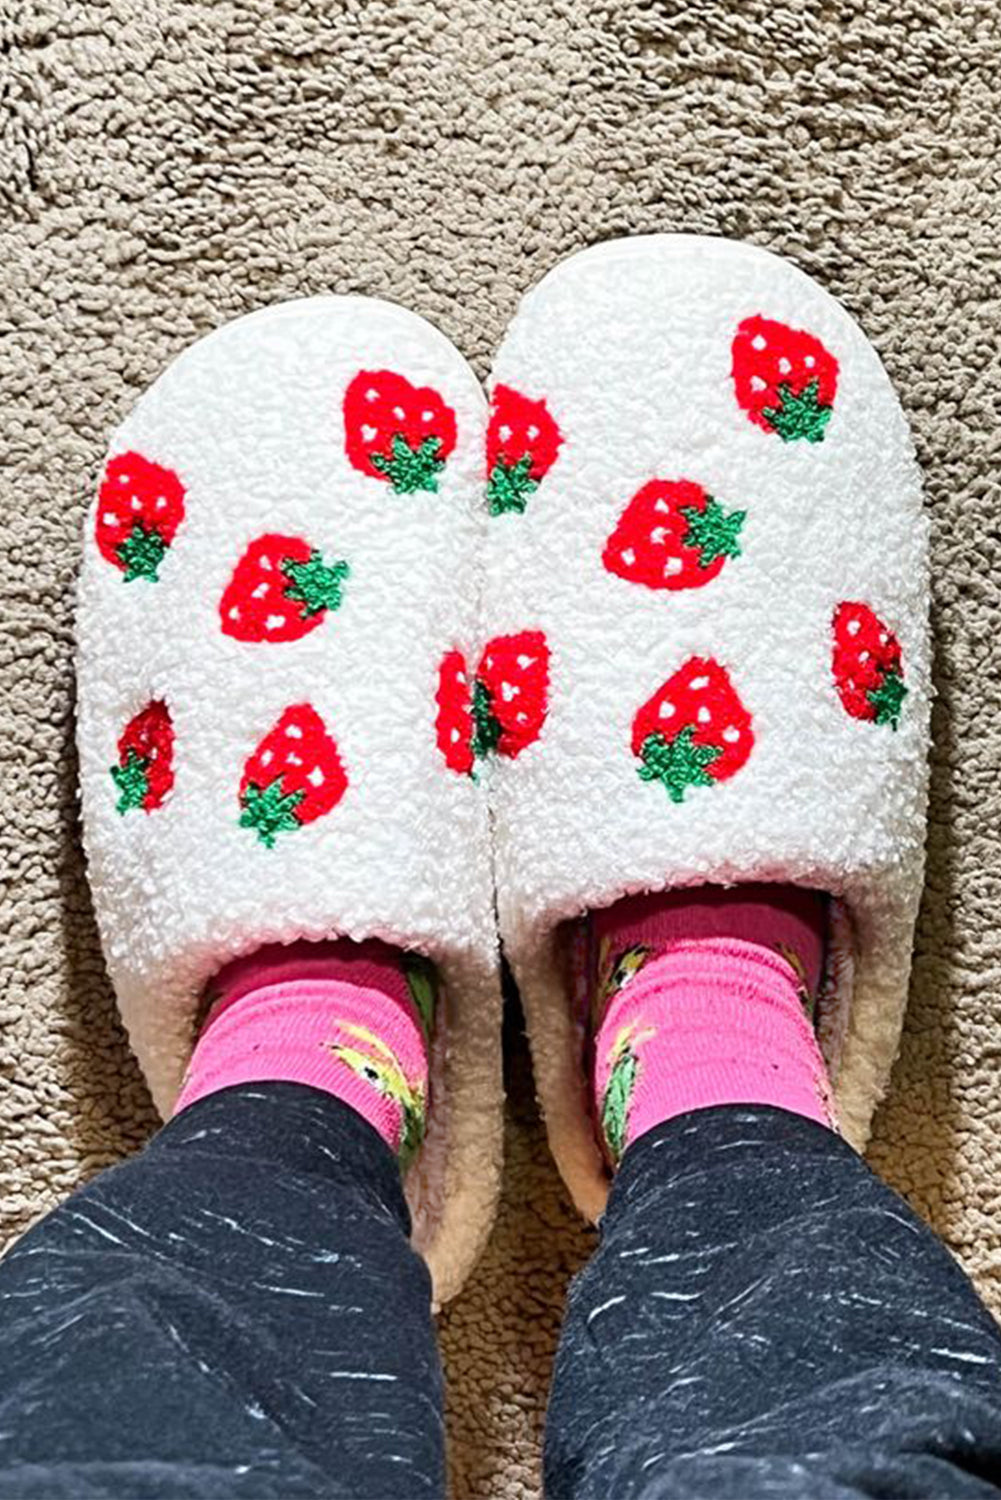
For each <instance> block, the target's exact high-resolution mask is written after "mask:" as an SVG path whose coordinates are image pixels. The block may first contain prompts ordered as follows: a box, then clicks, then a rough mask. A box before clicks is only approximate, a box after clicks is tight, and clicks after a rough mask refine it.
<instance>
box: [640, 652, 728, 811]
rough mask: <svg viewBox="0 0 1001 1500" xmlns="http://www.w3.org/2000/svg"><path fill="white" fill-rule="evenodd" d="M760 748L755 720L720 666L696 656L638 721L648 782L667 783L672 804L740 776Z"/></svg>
mask: <svg viewBox="0 0 1001 1500" xmlns="http://www.w3.org/2000/svg"><path fill="white" fill-rule="evenodd" d="M753 745H754V731H753V729H752V728H751V716H750V714H749V713H748V712H747V709H746V708H745V707H744V705H743V704H742V703H741V701H740V699H739V698H738V696H737V693H736V691H735V689H734V686H733V683H732V682H731V681H730V674H729V673H728V672H727V670H726V668H725V667H721V666H720V664H719V662H717V661H707V660H706V659H705V658H704V657H701V656H693V657H692V658H691V660H690V661H687V662H686V663H685V665H684V666H683V667H681V668H680V669H679V670H678V671H677V672H675V673H674V675H673V676H672V677H669V678H668V680H667V682H665V683H664V686H663V687H662V688H659V689H658V690H657V692H656V693H654V695H653V697H652V698H651V699H650V700H649V701H648V702H647V703H644V705H643V707H642V708H641V709H640V710H639V712H638V713H637V715H636V718H635V719H634V720H633V737H632V747H633V754H634V755H635V756H637V757H638V759H639V760H641V761H642V765H641V766H640V768H639V774H640V779H641V780H642V781H662V782H663V783H664V786H665V788H666V789H667V795H668V796H669V797H670V799H671V801H672V802H683V801H684V797H685V792H686V791H687V790H688V788H689V787H692V786H712V784H713V782H714V781H726V780H727V779H728V777H730V776H733V775H734V773H735V772H736V771H739V770H740V768H741V766H742V765H743V764H744V762H745V761H746V760H747V758H748V756H749V755H750V753H751V749H752V746H753Z"/></svg>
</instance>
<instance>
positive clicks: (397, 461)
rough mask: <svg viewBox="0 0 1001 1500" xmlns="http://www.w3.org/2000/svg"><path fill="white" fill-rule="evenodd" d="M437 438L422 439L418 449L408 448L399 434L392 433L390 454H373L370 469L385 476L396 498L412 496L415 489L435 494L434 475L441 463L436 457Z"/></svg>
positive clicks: (437, 448)
mask: <svg viewBox="0 0 1001 1500" xmlns="http://www.w3.org/2000/svg"><path fill="white" fill-rule="evenodd" d="M440 447H441V438H438V437H428V438H425V439H424V441H423V443H421V445H420V447H419V448H411V446H410V444H409V443H408V442H407V440H406V438H405V437H404V436H403V434H402V433H399V432H394V434H393V438H392V442H391V444H390V448H391V455H390V456H389V457H387V456H386V454H385V453H373V454H371V455H370V457H371V461H372V467H373V468H376V469H378V470H379V473H380V474H385V476H386V478H387V479H388V480H389V482H390V484H391V485H392V486H393V489H394V490H395V491H396V493H397V494H398V495H412V494H414V492H415V491H416V490H430V491H431V492H432V493H437V490H438V475H439V474H440V473H441V471H442V469H443V468H444V467H445V460H444V459H443V458H439V457H438V450H439V448H440Z"/></svg>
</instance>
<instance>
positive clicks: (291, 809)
mask: <svg viewBox="0 0 1001 1500" xmlns="http://www.w3.org/2000/svg"><path fill="white" fill-rule="evenodd" d="M347 785H348V779H347V776H346V775H345V773H344V767H343V766H342V765H341V758H340V755H339V754H338V751H337V746H336V745H335V744H334V741H333V740H332V739H331V737H330V735H329V734H328V733H327V730H326V726H325V725H324V722H323V720H322V719H321V718H320V715H319V714H318V713H317V712H316V709H315V708H313V707H312V705H311V704H309V703H296V704H293V705H292V706H291V707H290V708H287V709H286V710H285V712H284V713H283V714H282V716H281V718H280V719H279V720H278V722H277V724H275V726H274V728H273V729H272V730H271V731H270V732H269V733H268V734H266V735H265V737H264V739H263V740H262V741H261V743H260V744H259V745H258V747H257V749H256V750H255V751H254V753H253V755H251V756H250V758H249V760H248V761H247V764H246V765H245V767H244V770H243V778H242V780H241V782H240V809H241V811H240V827H241V828H252V829H254V831H255V832H256V834H257V837H258V838H259V839H260V841H261V843H262V844H265V845H266V846H267V847H268V848H269V849H271V848H273V847H274V843H275V839H276V838H277V837H278V835H279V834H280V833H288V832H292V831H294V830H295V829H296V828H302V827H304V826H305V825H306V824H307V823H315V822H316V820H317V818H322V817H323V816H324V815H325V814H326V813H328V812H330V810H331V808H334V807H336V806H337V804H338V802H340V800H341V798H342V797H343V796H344V793H345V791H346V790H347Z"/></svg>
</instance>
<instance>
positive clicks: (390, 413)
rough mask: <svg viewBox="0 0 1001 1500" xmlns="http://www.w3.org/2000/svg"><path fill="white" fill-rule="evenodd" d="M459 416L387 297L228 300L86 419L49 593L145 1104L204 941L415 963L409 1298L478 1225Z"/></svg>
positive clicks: (492, 1013)
mask: <svg viewBox="0 0 1001 1500" xmlns="http://www.w3.org/2000/svg"><path fill="white" fill-rule="evenodd" d="M483 423H484V402H483V396H482V392H481V390H480V388H479V386H478V383H477V381H476V379H475V377H474V375H473V373H472V371H471V370H470V369H469V367H468V366H467V365H466V363H465V361H464V360H463V359H462V358H461V356H460V355H459V354H458V353H457V352H456V351H455V349H454V348H453V347H452V346H451V345H450V344H449V343H448V341H447V340H446V339H445V338H444V337H443V336H442V335H441V334H439V333H438V332H437V331H436V330H435V329H433V328H432V327H430V325H428V324H427V323H425V322H424V321H423V319H421V318H419V317H417V316H415V315H414V314H412V313H409V312H406V311H405V310H403V309H402V308H399V307H396V306H394V305H392V304H389V303H383V302H377V301H372V300H368V299H366V298H361V297H357V298H356V297H318V298H314V299H309V300H304V301H301V302H292V303H288V304H286V305H283V306H277V307H272V308H268V309H266V310H264V311H261V312H257V313H254V314H252V315H251V316H249V317H245V318H241V319H239V320H238V321H237V322H235V323H231V324H229V325H228V326H227V327H225V328H223V329H221V330H219V331H218V332H216V333H213V334H212V335H210V336H209V337H207V338H205V339H203V340H202V341H201V342H200V343H198V344H197V345H196V346H194V347H193V348H191V349H189V350H188V351H187V352H186V353H184V354H182V355H181V357H180V358H179V359H178V360H177V361H176V362H175V363H174V364H172V365H171V366H170V368H169V369H168V370H167V372H166V373H165V374H164V375H162V376H161V378H160V379H159V380H158V381H157V382H156V384H155V385H154V386H153V387H152V389H151V390H150V391H149V392H148V393H147V394H146V395H145V396H144V397H143V398H142V400H141V401H140V402H139V404H138V406H137V407H136V408H135V410H134V411H133V412H132V414H131V415H130V416H129V417H128V418H127V419H126V420H125V422H124V423H123V424H122V426H121V427H120V428H119V430H118V432H117V433H116V434H115V437H114V440H113V442H112V445H111V451H110V457H109V460H108V463H107V466H106V468H105V470H104V474H103V478H102V480H101V484H100V492H99V494H98V496H97V499H96V501H95V503H94V505H93V507H92V509H91V511H90V514H89V516H88V519H87V522H86V530H85V536H84V560H83V570H82V575H81V583H80V591H79V610H78V646H79V719H78V739H79V751H80V767H81V787H82V799H83V817H84V832H85V843H86V849H87V854H88V861H89V871H90V879H91V885H92V888H93V893H94V902H95V906H96V910H97V916H98V921H99V924H100V929H101V935H102V939H103V943H104V952H105V956H106V959H107V963H108V968H109V971H110V974H111V978H112V980H113V983H114V985H115V989H116V991H117V995H118V1000H119V1004H120V1008H121V1013H122V1017H123V1019H124V1022H125V1025H126V1027H127V1029H128V1032H129V1036H130V1039H131V1043H132V1046H133V1048H134V1049H135V1052H136V1054H137V1056H138V1058H139V1061H140V1063H141V1065H142V1067H143V1069H144V1071H145V1073H146V1077H147V1079H148V1082H149V1085H150V1088H151V1091H152V1093H153V1097H154V1100H155V1102H156V1104H157V1106H158V1108H159V1109H160V1111H161V1112H162V1113H163V1114H164V1116H166V1115H168V1114H169V1112H170V1110H171V1107H172V1104H173V1102H174V1100H175V1099H176V1097H177V1094H178V1091H179V1088H180V1085H181V1082H182V1076H183V1073H184V1070H185V1066H186V1063H187V1061H188V1058H189V1056H190V1053H191V1050H192V1045H193V1040H194V1034H195V1018H196V1013H197V1010H198V1006H199V997H200V995H201V993H202V991H203V988H204V986H205V984H206V981H207V980H208V979H209V978H210V976H211V975H212V974H213V973H214V972H215V971H217V970H218V969H219V968H220V967H221V966H222V965H223V964H224V963H225V962H226V961H227V960H229V959H231V958H234V957H237V956H239V955H241V954H245V953H248V952H251V951H253V950H255V949H257V948H258V947H260V946H261V945H263V944H265V943H272V942H282V943H288V942H291V941H293V940H295V939H300V938H304V939H312V940H317V939H324V938H330V937H333V936H344V937H348V938H353V939H356V940H362V939H365V938H370V937H377V938H382V939H384V940H385V941H386V942H388V943H392V944H395V945H397V946H398V947H399V948H402V949H406V950H410V951H413V952H415V953H419V954H423V955H426V957H427V958H429V959H431V960H432V961H433V962H434V964H435V965H436V966H437V969H438V973H439V977H440V981H441V984H442V989H443V995H442V1003H441V1005H440V1006H439V1011H438V1022H437V1028H436V1037H435V1042H434V1045H433V1049H432V1058H431V1088H432V1097H433V1106H432V1109H431V1113H430V1124H429V1130H428V1135H427V1138H426V1141H425V1144H424V1147H423V1149H422V1151H421V1153H420V1156H419V1158H418V1160H417V1161H416V1163H415V1164H414V1165H413V1167H412V1168H411V1169H410V1171H409V1173H408V1176H407V1193H408V1198H409V1200H410V1203H411V1208H412V1210H413V1214H414V1223H415V1227H414V1240H415V1243H416V1245H417V1246H418V1248H419V1249H421V1251H422V1252H423V1253H424V1255H425V1256H426V1258H427V1260H428V1262H429V1264H430V1266H431V1270H432V1274H433V1277H434V1284H435V1297H436V1300H437V1301H438V1302H441V1301H443V1300H445V1299H447V1298H449V1297H451V1296H452V1295H454V1293H455V1292H456V1291H457V1290H458V1288H459V1286H460V1285H461V1283H462V1280H463V1278H464V1277H465V1275H466V1273H467V1272H468V1270H469V1268H470V1266H471V1265H472V1263H473V1261H474V1260H475V1258H476V1256H477V1254H478V1253H479V1250H480V1249H481V1247H482V1245H483V1243H484V1242H485V1239H486V1236H487V1233H488V1230H489V1227H490V1221H491V1217H492V1214H493V1210H494V1203H495V1199H496V1194H497V1188H498V1178H499V1168H500V1153H501V1124H502V1122H501V1108H502V1085H501V1072H500V990H499V982H498V977H497V956H496V931H495V924H494V918H493V898H492V889H491V876H490V855H489V843H488V830H487V821H486V819H487V813H486V807H485V802H484V798H483V794H482V789H481V788H479V787H478V786H477V785H476V784H475V783H474V781H473V780H472V779H471V778H468V777H457V776H454V775H452V774H451V773H450V772H449V769H448V767H447V765H446V764H445V762H444V760H443V758H442V755H441V753H440V751H439V748H438V738H439V728H438V723H437V719H438V705H437V701H436V694H437V690H438V684H439V666H440V662H441V659H442V657H443V655H445V654H446V653H447V652H448V651H451V650H452V649H460V650H461V649H463V648H466V647H467V646H468V645H469V643H470V642H471V641H472V640H473V636H474V632H475V630H476V625H477V620H476V616H477V610H478V604H479V600H478V587H477V586H476V578H477V569H478V566H479V554H480V547H481V542H480V536H481V530H482V526H483V519H484V518H483V516H482V512H481V510H480V508H479V506H478V503H477V499H476V497H477V495H478V492H479V485H480V478H481V447H480V445H481V442H482V431H483Z"/></svg>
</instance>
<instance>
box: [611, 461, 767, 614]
mask: <svg viewBox="0 0 1001 1500" xmlns="http://www.w3.org/2000/svg"><path fill="white" fill-rule="evenodd" d="M746 514H747V512H746V511H743V510H731V511H726V510H724V509H723V507H722V505H720V504H719V502H718V501H716V500H714V499H713V497H712V495H707V494H706V492H705V490H704V489H703V488H702V486H701V485H699V484H693V483H692V481H691V480H690V479H676V480H674V479H651V481H650V483H649V484H645V485H644V486H643V488H642V489H641V490H638V491H637V493H636V494H635V495H634V496H633V498H632V499H631V500H630V502H629V504H628V505H627V506H626V508H625V510H624V511H623V512H622V515H621V516H620V517H619V524H618V525H617V526H616V528H615V530H614V531H613V532H612V535H611V536H610V537H609V538H608V541H607V542H606V543H605V550H604V552H603V554H602V560H603V562H604V564H605V567H606V568H607V569H608V571H609V572H610V573H617V574H618V575H619V577H620V578H625V579H626V580H627V581H628V582H629V583H642V584H643V585H644V586H645V587H646V588H648V589H695V588H700V587H701V586H702V585H703V584H706V583H709V582H711V580H712V579H713V578H715V577H716V575H717V573H718V572H719V571H720V569H721V568H722V566H723V564H724V563H725V562H726V560H727V558H728V557H739V556H740V545H739V543H738V541H737V538H738V536H739V535H740V528H741V527H742V526H743V524H744V518H745V516H746Z"/></svg>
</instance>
